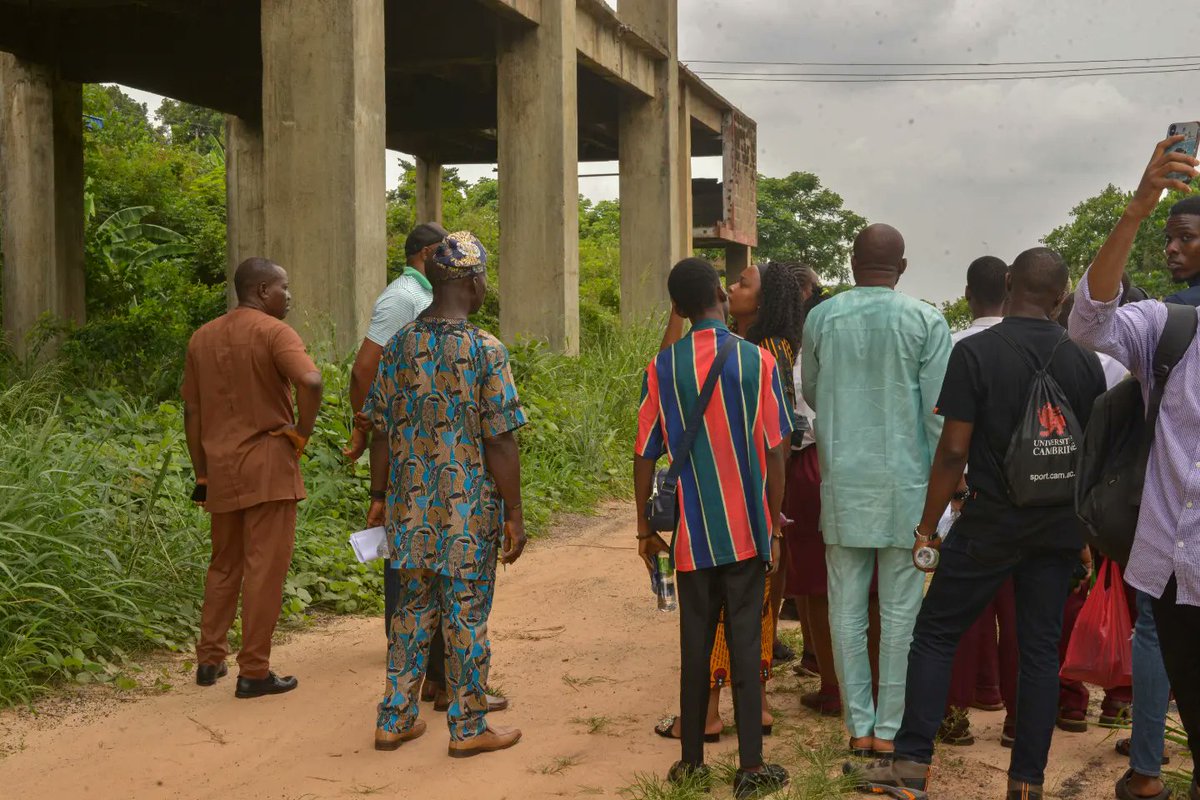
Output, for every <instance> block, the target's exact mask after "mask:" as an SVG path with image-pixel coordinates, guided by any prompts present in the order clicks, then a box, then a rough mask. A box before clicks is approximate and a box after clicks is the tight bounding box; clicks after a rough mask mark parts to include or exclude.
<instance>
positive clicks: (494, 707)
mask: <svg viewBox="0 0 1200 800" xmlns="http://www.w3.org/2000/svg"><path fill="white" fill-rule="evenodd" d="M487 701H488V707H487V710H488V711H489V712H491V711H506V710H507V709H508V698H506V697H497V696H496V695H494V694H489V695H488V696H487ZM433 710H434V711H449V710H450V695H449V694H448V693H447V692H445V691H442V690H440V689H439V690H438V693H437V697H436V698H435V699H434V701H433Z"/></svg>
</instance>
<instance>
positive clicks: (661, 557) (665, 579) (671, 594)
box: [658, 553, 679, 611]
mask: <svg viewBox="0 0 1200 800" xmlns="http://www.w3.org/2000/svg"><path fill="white" fill-rule="evenodd" d="M677 608H679V604H678V603H677V602H675V571H674V570H673V569H671V557H670V556H668V555H667V554H666V553H659V554H658V610H659V611H674V610H675V609H677Z"/></svg>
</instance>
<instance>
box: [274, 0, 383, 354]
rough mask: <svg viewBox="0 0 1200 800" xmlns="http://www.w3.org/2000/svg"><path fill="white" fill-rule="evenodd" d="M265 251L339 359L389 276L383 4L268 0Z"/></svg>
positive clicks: (311, 327) (306, 325)
mask: <svg viewBox="0 0 1200 800" xmlns="http://www.w3.org/2000/svg"><path fill="white" fill-rule="evenodd" d="M262 60H263V92H262V95H263V100H262V102H263V107H262V152H263V219H264V230H265V240H266V248H267V249H266V252H265V253H264V255H266V256H267V257H269V258H271V259H273V260H274V261H276V262H278V263H280V264H282V265H283V266H284V267H285V268H287V269H288V272H289V275H290V277H291V289H292V295H293V296H294V298H295V300H294V303H293V309H292V315H291V317H290V318H289V322H291V323H292V324H293V325H294V326H296V327H297V328H298V329H299V330H300V331H301V332H302V333H303V334H304V335H305V336H306V340H307V341H308V342H309V344H310V345H313V344H319V343H321V342H327V341H329V340H330V338H331V336H332V343H333V345H334V349H335V355H337V356H339V357H340V356H341V355H344V354H345V353H347V352H349V351H350V350H351V349H353V347H354V346H355V345H356V344H357V343H358V342H359V341H360V340H361V338H362V335H363V332H364V331H365V330H366V324H367V321H368V318H369V316H370V313H371V308H372V305H373V303H374V301H375V298H376V296H377V295H378V293H379V292H380V291H381V290H382V289H383V287H384V285H385V282H386V279H387V230H386V210H385V188H386V187H385V142H384V127H385V122H384V106H385V96H384V20H383V0H355V2H353V3H346V2H339V0H262Z"/></svg>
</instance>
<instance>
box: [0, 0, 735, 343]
mask: <svg viewBox="0 0 1200 800" xmlns="http://www.w3.org/2000/svg"><path fill="white" fill-rule="evenodd" d="M677 1H678V0H621V4H620V14H619V15H618V13H617V12H616V11H614V10H613V9H612V8H610V7H609V6H608V5H606V4H605V3H604V2H603V0H439V2H437V3H429V2H422V1H421V0H210V1H209V2H205V3H194V2H188V1H187V0H107V1H106V2H96V0H0V51H5V53H4V54H0V98H3V107H2V108H0V114H2V115H3V116H2V117H0V189H3V200H2V204H3V207H2V209H0V212H2V213H3V217H4V227H3V235H4V240H3V245H4V258H5V273H4V297H5V314H4V320H5V327H6V328H7V329H8V330H10V331H11V332H12V333H14V334H16V335H17V336H18V337H19V336H22V335H23V334H24V332H25V331H26V330H28V328H29V326H30V325H31V324H33V321H34V320H36V318H37V317H38V316H39V315H40V314H42V313H43V312H49V313H50V314H52V315H55V316H59V317H65V318H69V319H81V318H82V314H83V294H82V286H83V282H82V259H83V249H82V234H83V227H82V187H83V183H82V179H83V175H82V157H81V125H80V106H79V102H80V100H79V98H80V90H79V84H80V83H81V82H118V83H123V84H127V85H130V86H135V87H138V88H141V89H145V90H147V91H151V92H156V93H159V94H164V95H167V96H170V97H174V98H177V99H180V100H185V101H187V102H191V103H195V104H198V105H204V106H208V107H211V108H215V109H218V110H221V111H223V112H225V113H226V114H228V115H229V121H228V125H227V151H226V163H227V170H228V210H229V213H228V220H229V221H228V224H229V261H230V265H231V266H232V265H235V264H236V263H238V262H239V261H240V260H241V259H242V258H244V257H246V256H248V255H251V254H264V255H267V256H269V257H271V258H273V259H275V260H276V261H278V262H280V263H281V264H283V265H285V266H286V267H287V268H288V269H289V272H290V274H291V277H292V285H293V292H294V294H295V296H296V303H295V309H296V310H295V312H294V316H295V320H294V321H295V323H296V324H297V325H299V326H300V327H302V328H304V329H306V330H308V331H311V332H320V333H318V336H320V335H323V334H324V332H326V331H327V330H329V328H328V325H329V324H332V325H333V326H334V330H335V331H336V333H335V345H336V347H337V349H338V350H339V351H341V352H345V351H347V350H349V349H350V348H351V347H352V346H353V345H354V344H355V343H356V342H357V341H358V339H359V337H360V336H361V334H362V330H363V328H364V325H365V320H366V318H367V316H368V314H369V312H370V306H371V302H372V301H373V299H374V297H375V294H376V293H377V292H378V291H379V290H380V289H381V288H382V287H383V283H384V280H385V262H386V233H385V227H384V226H385V213H384V203H385V191H384V189H385V187H384V175H385V147H390V148H394V149H397V150H402V151H404V152H408V153H412V154H414V155H415V156H416V157H417V206H418V214H419V216H420V217H421V218H422V219H439V218H440V217H441V176H442V165H444V164H478V163H483V164H490V163H496V164H498V169H499V191H500V227H501V236H502V241H503V244H502V254H503V267H502V269H501V271H500V274H501V295H502V297H503V298H506V299H507V302H502V304H501V305H502V312H501V313H502V319H501V327H502V333H503V335H504V336H505V337H506V338H513V337H517V336H529V337H538V338H542V339H545V340H547V341H548V342H550V344H551V345H552V346H553V347H554V348H556V349H559V350H563V351H566V352H574V351H575V350H576V349H577V348H578V344H579V319H578V283H579V254H578V205H577V203H576V198H577V196H578V193H579V181H578V165H579V162H580V161H609V160H618V161H619V162H620V193H621V211H622V214H621V240H622V241H621V273H622V274H621V292H622V298H621V304H622V316H623V317H624V318H625V319H626V320H638V319H644V318H645V317H646V316H647V315H649V314H651V313H655V312H658V311H662V310H665V308H666V283H665V275H666V272H667V270H668V269H669V267H670V265H671V264H672V263H673V262H674V261H675V260H677V259H678V258H680V257H682V256H683V255H685V254H687V253H689V252H691V250H692V247H693V246H694V245H695V246H705V247H724V248H726V250H727V253H728V263H729V264H730V266H731V268H733V267H736V265H739V264H741V265H744V264H745V263H747V262H748V258H749V248H750V247H752V246H753V245H754V244H755V243H756V228H755V202H756V200H755V176H756V164H755V127H754V123H753V122H752V121H750V120H749V119H747V118H746V117H745V116H744V115H742V114H741V113H740V112H738V111H737V109H735V108H733V107H732V106H731V105H730V104H729V103H728V102H726V101H725V100H724V99H722V98H721V97H720V95H718V94H716V93H715V92H714V91H713V90H712V89H710V88H709V87H708V86H706V85H705V84H704V83H703V82H702V81H700V80H699V78H697V77H696V76H695V75H693V74H692V73H690V72H689V71H687V70H686V68H684V67H682V66H681V65H680V64H679V62H678V47H677V16H678V8H677ZM8 54H11V55H8ZM692 156H721V157H722V158H723V162H724V168H723V178H722V180H721V181H720V182H719V183H718V182H716V181H696V182H695V185H694V186H693V181H692V179H691V162H690V159H691V157H692ZM513 298H519V299H516V300H515V301H514V299H513ZM310 335H311V334H310Z"/></svg>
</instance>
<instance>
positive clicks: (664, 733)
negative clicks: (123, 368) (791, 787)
mask: <svg viewBox="0 0 1200 800" xmlns="http://www.w3.org/2000/svg"><path fill="white" fill-rule="evenodd" d="M678 719H679V717H677V716H675V717H667V718H666V719H664V720H663V721H662V722H660V723H658V724H657V725H655V726H654V732H655V733H657V734H658V735H659V736H661V737H663V738H664V739H674V740H675V741H679V737H678V736H676V735H675V731H674V728H675V721H676V720H678ZM768 727H770V726H768V725H764V726H763V733H764V735H767V731H766V729H767V728H768ZM704 741H706V742H708V743H709V744H714V743H716V742H719V741H721V734H719V733H708V732H705V734H704Z"/></svg>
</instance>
